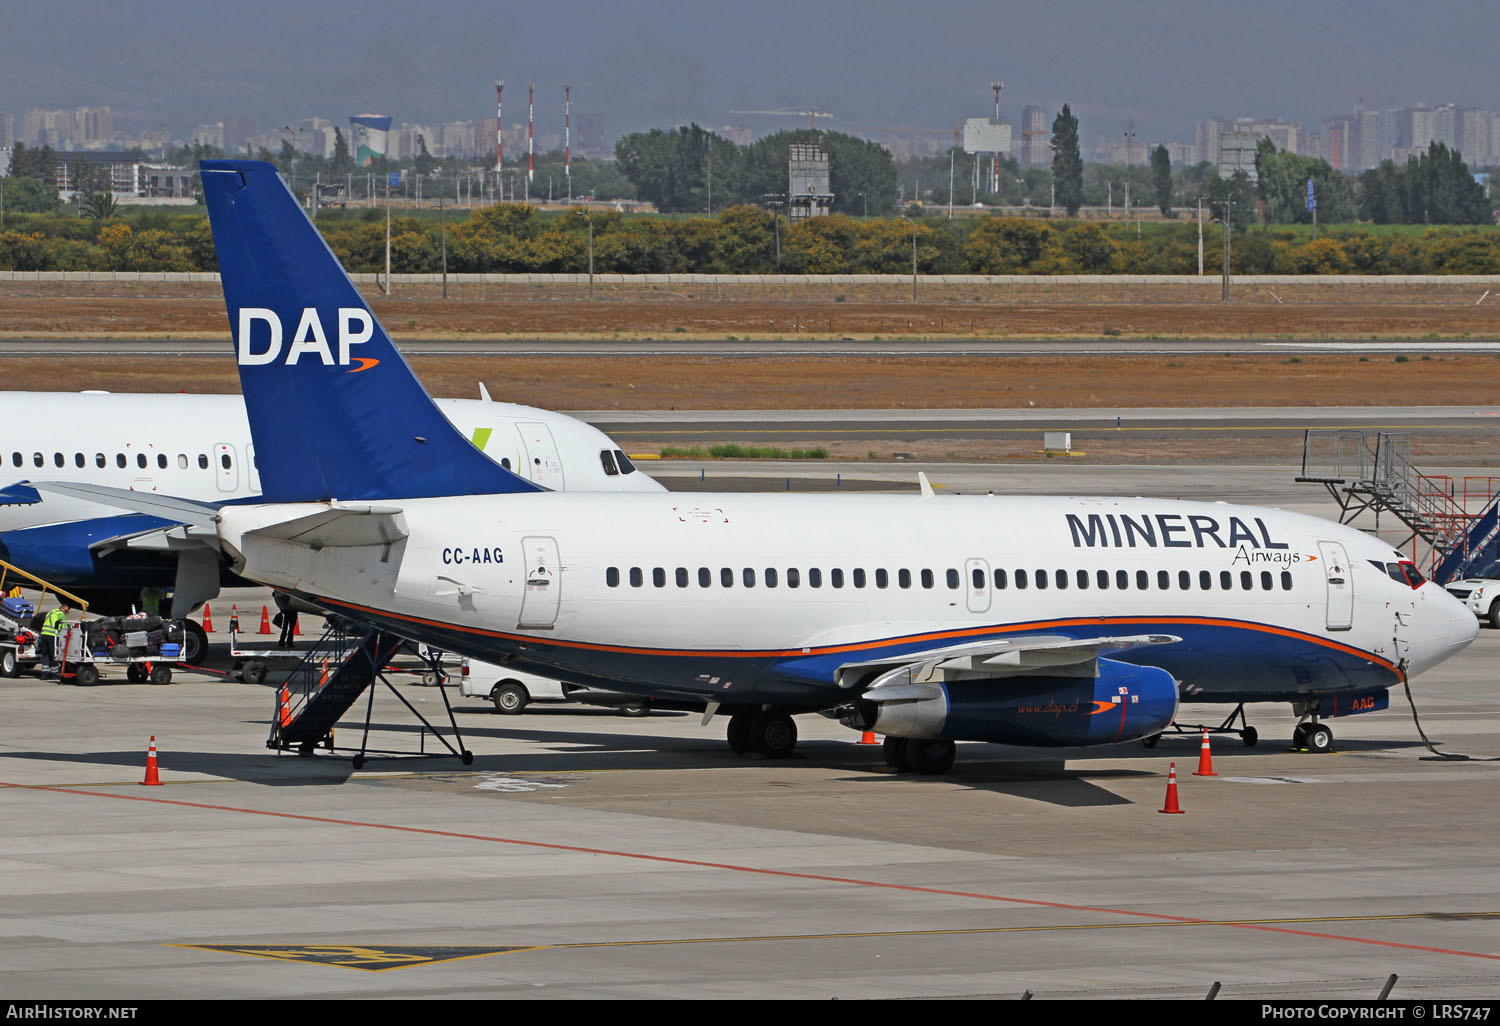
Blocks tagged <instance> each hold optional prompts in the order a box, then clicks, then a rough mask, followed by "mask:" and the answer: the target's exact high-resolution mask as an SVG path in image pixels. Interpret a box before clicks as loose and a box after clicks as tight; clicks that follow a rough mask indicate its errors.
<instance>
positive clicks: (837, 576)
mask: <svg viewBox="0 0 1500 1026" xmlns="http://www.w3.org/2000/svg"><path fill="white" fill-rule="evenodd" d="M828 584H829V586H830V587H834V588H842V587H843V586H844V571H842V570H830V571H828Z"/></svg>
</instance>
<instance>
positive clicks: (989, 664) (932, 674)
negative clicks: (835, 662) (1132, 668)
mask: <svg viewBox="0 0 1500 1026" xmlns="http://www.w3.org/2000/svg"><path fill="white" fill-rule="evenodd" d="M1181 640H1182V639H1181V638H1179V637H1177V636H1175V635H1172V634H1128V635H1119V636H1115V637H1107V638H1066V637H1060V636H1056V635H1044V634H1033V635H1019V636H1015V637H1009V638H995V639H992V640H988V641H978V642H971V643H969V644H965V645H948V646H943V647H939V648H929V649H923V650H919V651H916V652H904V653H901V654H900V655H894V656H888V657H885V658H882V659H872V660H868V661H865V662H858V663H845V664H844V665H843V666H840V667H839V668H838V670H836V671H835V673H834V677H835V679H836V680H837V681H838V682H839V684H840V686H846V684H845V682H846V681H853V680H858V679H859V678H862V677H866V676H868V674H869V673H870V671H871V670H874V671H877V674H876V676H875V677H874V678H873V679H872V680H870V683H869V684H868V685H867V690H870V689H874V688H877V687H891V686H894V685H898V684H922V683H928V682H935V681H939V680H956V679H963V678H969V679H978V678H986V679H993V678H998V677H1018V676H1032V677H1038V676H1051V677H1097V676H1099V658H1100V655H1101V653H1114V652H1120V651H1124V650H1125V649H1130V648H1140V647H1141V646H1144V645H1170V644H1173V643H1175V642H1178V641H1181Z"/></svg>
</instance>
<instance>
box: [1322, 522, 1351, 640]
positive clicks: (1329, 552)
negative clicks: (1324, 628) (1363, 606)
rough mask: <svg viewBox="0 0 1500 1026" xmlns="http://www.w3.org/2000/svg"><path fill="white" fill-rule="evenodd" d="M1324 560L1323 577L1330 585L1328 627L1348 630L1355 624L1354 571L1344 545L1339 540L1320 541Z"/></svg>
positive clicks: (1336, 629)
mask: <svg viewBox="0 0 1500 1026" xmlns="http://www.w3.org/2000/svg"><path fill="white" fill-rule="evenodd" d="M1318 555H1319V558H1320V559H1321V560H1322V562H1323V578H1324V580H1325V582H1326V583H1327V587H1328V629H1329V630H1331V631H1347V630H1349V629H1351V628H1352V627H1353V626H1354V572H1353V568H1352V567H1350V566H1349V557H1348V556H1347V555H1346V554H1345V552H1344V546H1342V545H1340V544H1339V543H1338V542H1332V541H1320V542H1318Z"/></svg>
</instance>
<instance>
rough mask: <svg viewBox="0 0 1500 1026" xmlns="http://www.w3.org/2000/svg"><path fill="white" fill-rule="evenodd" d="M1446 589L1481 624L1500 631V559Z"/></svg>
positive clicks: (1447, 585) (1448, 584) (1446, 586)
mask: <svg viewBox="0 0 1500 1026" xmlns="http://www.w3.org/2000/svg"><path fill="white" fill-rule="evenodd" d="M1444 587H1445V588H1446V589H1447V590H1448V594H1449V595H1452V596H1453V597H1454V598H1456V599H1458V600H1459V601H1460V602H1462V603H1463V604H1464V605H1465V606H1467V607H1468V608H1469V612H1471V613H1473V614H1474V615H1475V616H1477V617H1479V620H1480V622H1481V623H1486V624H1489V625H1490V626H1491V627H1493V628H1495V629H1496V630H1500V559H1496V560H1492V561H1490V562H1489V563H1486V564H1485V565H1483V566H1481V567H1480V568H1479V569H1478V570H1476V571H1475V572H1474V573H1473V574H1472V575H1471V576H1469V577H1465V578H1464V579H1463V580H1461V581H1449V582H1448V583H1447V584H1446V585H1444Z"/></svg>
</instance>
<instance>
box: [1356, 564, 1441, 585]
mask: <svg viewBox="0 0 1500 1026" xmlns="http://www.w3.org/2000/svg"><path fill="white" fill-rule="evenodd" d="M1370 563H1371V565H1372V566H1374V567H1375V569H1377V570H1379V571H1381V572H1383V573H1385V574H1387V575H1388V576H1389V577H1390V579H1391V580H1393V581H1395V582H1396V583H1397V584H1404V585H1406V586H1407V587H1408V588H1420V587H1421V586H1422V585H1424V584H1426V583H1427V578H1425V577H1423V576H1422V571H1420V570H1418V569H1417V565H1416V564H1415V563H1413V562H1411V561H1410V560H1402V561H1401V562H1399V563H1381V562H1379V561H1377V560H1374V559H1372V560H1370Z"/></svg>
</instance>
